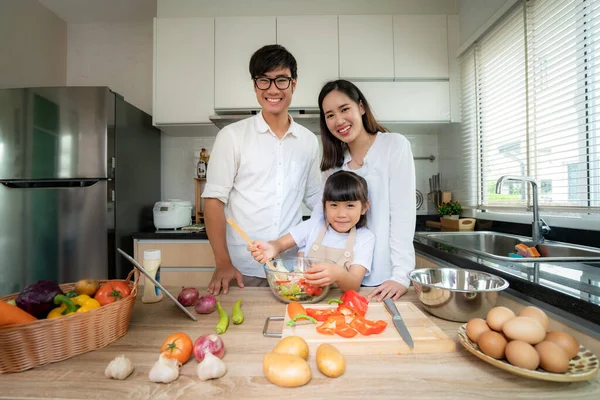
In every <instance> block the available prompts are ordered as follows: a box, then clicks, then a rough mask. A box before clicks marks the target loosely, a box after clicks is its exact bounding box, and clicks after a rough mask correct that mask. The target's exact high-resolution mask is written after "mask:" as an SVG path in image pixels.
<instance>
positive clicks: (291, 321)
mask: <svg viewBox="0 0 600 400" xmlns="http://www.w3.org/2000/svg"><path fill="white" fill-rule="evenodd" d="M297 319H305V320H307V321H310V322H312V323H313V324H316V323H317V320H316V319H314V318H313V317H309V316H308V315H306V314H298V315H296V316H295V317H294V318H292V319H290V320H289V321H288V322H286V324H288V325H289V326H294V322H296V320H297Z"/></svg>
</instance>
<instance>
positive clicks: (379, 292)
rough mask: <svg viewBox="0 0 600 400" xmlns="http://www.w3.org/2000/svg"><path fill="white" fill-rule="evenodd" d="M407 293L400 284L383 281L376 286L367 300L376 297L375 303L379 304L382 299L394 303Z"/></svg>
mask: <svg viewBox="0 0 600 400" xmlns="http://www.w3.org/2000/svg"><path fill="white" fill-rule="evenodd" d="M406 292H408V288H407V287H406V286H404V285H403V284H401V283H398V282H396V281H392V280H389V281H385V282H383V283H382V284H381V285H379V286H377V287H376V288H375V289H374V290H373V291H372V292H371V293H370V294H369V295H368V296H367V298H368V299H369V300H371V299H372V298H373V297H377V301H379V302H381V301H383V300H384V299H388V298H391V299H392V300H394V301H396V300H398V299H399V298H400V297H402V296H403V295H404V294H406Z"/></svg>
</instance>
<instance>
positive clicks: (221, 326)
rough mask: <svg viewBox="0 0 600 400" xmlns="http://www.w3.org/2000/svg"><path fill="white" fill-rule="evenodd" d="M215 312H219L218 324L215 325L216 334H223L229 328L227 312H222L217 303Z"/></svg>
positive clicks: (219, 304)
mask: <svg viewBox="0 0 600 400" xmlns="http://www.w3.org/2000/svg"><path fill="white" fill-rule="evenodd" d="M217 311H219V323H218V324H217V327H216V329H217V333H218V334H221V333H225V331H226V330H227V327H228V326H229V315H227V311H225V310H223V307H221V303H220V302H218V301H217Z"/></svg>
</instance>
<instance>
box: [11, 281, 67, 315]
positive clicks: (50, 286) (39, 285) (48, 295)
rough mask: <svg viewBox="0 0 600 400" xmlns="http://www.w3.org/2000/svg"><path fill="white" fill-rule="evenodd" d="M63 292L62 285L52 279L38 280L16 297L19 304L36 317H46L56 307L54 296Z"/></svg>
mask: <svg viewBox="0 0 600 400" xmlns="http://www.w3.org/2000/svg"><path fill="white" fill-rule="evenodd" d="M57 294H62V290H61V289H60V287H59V286H58V285H57V284H56V283H55V282H52V281H37V282H36V283H33V284H31V285H29V286H27V287H26V288H25V289H23V291H22V292H21V293H20V294H19V296H18V297H17V298H16V300H15V301H16V303H17V306H18V307H19V308H20V309H22V310H23V311H26V312H28V313H29V314H31V315H33V316H34V317H36V318H46V315H48V313H49V312H50V310H52V309H53V308H54V297H55V296H56V295H57Z"/></svg>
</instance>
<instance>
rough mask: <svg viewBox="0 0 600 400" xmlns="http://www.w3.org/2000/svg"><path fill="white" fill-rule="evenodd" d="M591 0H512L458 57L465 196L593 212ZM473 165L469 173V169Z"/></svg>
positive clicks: (596, 88) (479, 201) (597, 180)
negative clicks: (532, 181) (533, 182)
mask: <svg viewBox="0 0 600 400" xmlns="http://www.w3.org/2000/svg"><path fill="white" fill-rule="evenodd" d="M599 35H600V0H528V1H525V0H524V1H522V2H519V3H517V4H516V5H515V7H513V9H511V10H510V11H509V12H507V14H506V15H505V16H504V17H503V18H502V19H501V20H500V21H498V23H496V25H495V26H493V27H492V28H491V29H490V30H489V31H488V32H486V33H485V34H484V35H483V36H482V37H481V38H479V40H478V41H476V42H475V44H474V45H473V46H472V47H471V49H469V50H468V51H467V52H466V53H465V54H463V55H462V56H461V72H462V122H463V126H462V136H463V140H464V145H465V150H467V149H470V151H466V152H465V154H466V157H465V160H466V162H467V164H468V166H467V167H466V168H465V171H467V175H468V176H467V177H466V178H467V179H469V180H470V185H471V187H470V193H471V196H470V199H472V201H473V203H474V204H476V205H477V207H479V208H485V209H488V210H503V211H507V210H515V211H516V210H522V209H524V208H525V207H527V206H530V205H531V191H530V186H528V185H526V184H525V183H523V182H520V181H507V182H505V185H504V189H503V191H502V193H501V194H497V193H496V182H497V180H498V178H500V177H501V176H502V175H517V176H532V177H534V178H536V179H537V180H538V182H539V183H540V186H539V187H538V195H539V201H540V205H541V206H543V208H544V209H545V210H551V209H556V210H557V211H561V212H563V211H573V210H574V211H582V210H583V211H585V212H598V211H600V141H599V138H598V133H597V132H598V129H597V128H598V116H599V113H600V104H599V101H598V100H599V98H600V40H599V39H598V38H599ZM469 171H473V173H472V175H474V176H473V177H469V174H471V173H470V172H469Z"/></svg>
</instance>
